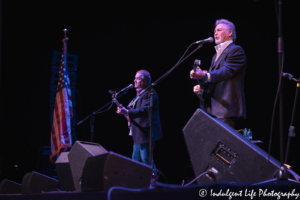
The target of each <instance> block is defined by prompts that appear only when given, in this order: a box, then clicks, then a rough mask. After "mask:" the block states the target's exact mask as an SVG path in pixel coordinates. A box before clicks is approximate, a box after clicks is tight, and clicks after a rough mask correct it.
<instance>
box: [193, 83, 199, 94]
mask: <svg viewBox="0 0 300 200" xmlns="http://www.w3.org/2000/svg"><path fill="white" fill-rule="evenodd" d="M194 92H195V94H196V95H199V92H200V85H195V86H194Z"/></svg>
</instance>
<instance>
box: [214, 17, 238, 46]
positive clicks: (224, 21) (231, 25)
mask: <svg viewBox="0 0 300 200" xmlns="http://www.w3.org/2000/svg"><path fill="white" fill-rule="evenodd" d="M219 24H225V25H226V26H227V27H228V29H229V30H230V31H232V33H233V35H232V39H233V41H235V40H236V30H235V26H234V24H233V23H232V22H231V21H228V20H227V19H218V20H217V21H216V24H215V27H216V26H217V25H219Z"/></svg>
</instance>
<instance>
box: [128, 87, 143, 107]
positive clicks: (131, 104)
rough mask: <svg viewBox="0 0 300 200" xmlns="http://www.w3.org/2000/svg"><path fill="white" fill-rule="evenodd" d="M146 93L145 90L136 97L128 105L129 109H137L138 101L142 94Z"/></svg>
mask: <svg viewBox="0 0 300 200" xmlns="http://www.w3.org/2000/svg"><path fill="white" fill-rule="evenodd" d="M144 91H145V89H143V90H142V91H141V92H140V94H139V95H136V97H135V98H134V99H132V100H131V102H130V103H129V104H128V106H127V108H129V109H133V108H134V107H135V104H136V102H137V100H138V99H139V98H140V96H141V94H143V92H144Z"/></svg>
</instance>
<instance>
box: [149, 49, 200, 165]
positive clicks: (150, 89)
mask: <svg viewBox="0 0 300 200" xmlns="http://www.w3.org/2000/svg"><path fill="white" fill-rule="evenodd" d="M202 46H203V44H200V45H199V46H198V47H197V48H196V49H195V50H194V51H192V52H191V53H190V54H188V55H187V56H186V57H184V58H182V59H181V60H179V61H178V62H177V63H176V64H175V66H174V67H172V68H171V69H170V70H169V71H167V72H166V73H165V74H163V75H162V76H161V77H160V78H158V79H157V80H156V81H155V82H153V83H152V84H150V85H148V86H147V87H146V88H145V91H147V90H149V91H150V92H149V98H150V107H149V110H148V115H149V124H150V135H149V137H150V138H149V165H150V166H151V167H153V159H152V158H153V152H152V136H153V132H152V131H153V129H152V110H153V88H154V86H156V85H157V84H158V83H159V82H160V81H162V80H163V79H164V78H166V77H167V76H168V75H169V74H170V73H171V72H172V71H173V70H174V69H175V68H176V67H178V66H179V65H180V64H181V63H182V62H183V61H185V60H186V59H187V58H188V57H190V56H191V55H192V54H194V53H195V52H196V51H198V50H199V49H200V48H201V47H202Z"/></svg>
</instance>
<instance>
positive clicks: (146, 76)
mask: <svg viewBox="0 0 300 200" xmlns="http://www.w3.org/2000/svg"><path fill="white" fill-rule="evenodd" d="M150 83H151V76H150V73H149V72H148V71H146V70H140V71H138V72H137V73H136V75H135V79H134V87H135V89H136V91H137V96H136V97H135V98H134V99H133V100H132V101H131V102H130V103H129V105H128V107H129V109H126V108H125V107H123V106H122V105H120V106H119V107H118V110H117V113H118V114H123V115H125V116H128V117H129V127H130V133H129V135H132V138H133V141H134V144H133V153H132V159H133V160H136V161H139V162H143V163H145V164H148V165H149V164H150V163H149V161H150V157H149V153H150V151H149V147H150V146H149V140H150V137H149V136H150V124H149V115H148V114H149V113H148V111H149V106H150V99H149V91H148V90H144V89H145V88H146V87H147V86H148V85H149V84H150ZM152 134H153V137H152V152H153V149H154V144H155V141H156V140H158V139H161V138H162V131H161V125H160V118H159V102H158V96H157V94H156V92H155V91H154V92H153V109H152ZM152 155H153V154H152ZM153 164H154V162H153Z"/></svg>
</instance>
